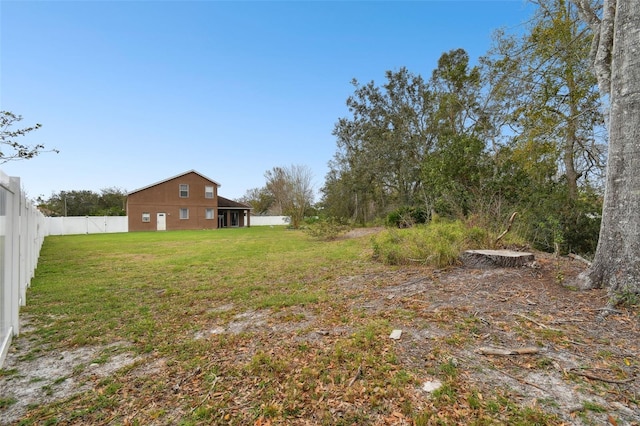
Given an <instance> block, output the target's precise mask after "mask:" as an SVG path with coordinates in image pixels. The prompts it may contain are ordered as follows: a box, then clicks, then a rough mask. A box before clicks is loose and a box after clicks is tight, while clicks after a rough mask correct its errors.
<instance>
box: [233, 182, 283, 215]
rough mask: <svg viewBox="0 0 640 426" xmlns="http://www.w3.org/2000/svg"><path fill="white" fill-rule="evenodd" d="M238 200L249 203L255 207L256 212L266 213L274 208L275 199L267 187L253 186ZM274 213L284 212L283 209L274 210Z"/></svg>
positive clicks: (254, 211)
mask: <svg viewBox="0 0 640 426" xmlns="http://www.w3.org/2000/svg"><path fill="white" fill-rule="evenodd" d="M236 201H238V202H241V203H244V204H248V205H250V206H251V207H252V208H253V213H255V214H265V213H268V212H269V211H271V210H272V208H273V206H274V203H275V199H274V198H273V195H272V194H271V193H269V191H268V190H267V188H265V187H262V188H252V189H248V190H247V192H245V194H244V195H243V196H242V197H240V198H239V199H237V200H236ZM273 213H274V214H278V215H280V214H282V212H281V211H273Z"/></svg>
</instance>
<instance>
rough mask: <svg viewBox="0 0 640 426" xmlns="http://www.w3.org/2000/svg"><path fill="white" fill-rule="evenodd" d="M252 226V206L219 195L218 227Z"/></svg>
mask: <svg viewBox="0 0 640 426" xmlns="http://www.w3.org/2000/svg"><path fill="white" fill-rule="evenodd" d="M249 226H251V207H249V206H248V205H246V204H243V203H239V202H237V201H233V200H229V199H228V198H224V197H220V196H218V228H243V227H249Z"/></svg>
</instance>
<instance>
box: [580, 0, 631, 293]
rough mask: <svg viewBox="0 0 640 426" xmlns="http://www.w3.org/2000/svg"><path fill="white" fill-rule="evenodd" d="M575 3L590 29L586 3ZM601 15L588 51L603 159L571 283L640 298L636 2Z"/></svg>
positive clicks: (612, 5)
mask: <svg viewBox="0 0 640 426" xmlns="http://www.w3.org/2000/svg"><path fill="white" fill-rule="evenodd" d="M575 1H576V4H577V5H578V6H579V7H580V8H581V9H582V11H583V17H585V18H588V19H591V20H592V26H593V16H594V14H589V13H588V12H589V10H588V7H589V4H588V3H590V2H589V1H588V0H575ZM603 11H604V12H603V18H602V20H601V21H600V22H599V25H598V26H599V30H600V31H599V33H598V34H599V35H600V36H599V37H598V39H599V40H598V41H599V43H600V44H601V45H599V46H594V47H595V48H594V49H593V51H594V52H598V55H597V56H596V61H595V66H596V68H597V69H596V73H597V75H598V84H599V86H600V90H601V92H603V95H604V94H606V93H607V92H608V93H609V95H610V105H611V106H610V112H609V161H608V164H607V181H606V189H605V198H604V207H603V213H602V226H601V228H600V239H599V241H598V248H597V249H596V255H595V259H594V261H593V264H592V266H591V268H590V269H589V270H587V271H585V272H584V273H583V274H581V275H580V277H579V278H578V282H577V283H576V284H577V285H578V286H579V287H580V288H583V289H588V288H602V287H607V288H609V289H610V290H611V295H612V296H613V300H614V301H615V300H619V297H620V296H623V295H625V294H627V293H635V294H640V1H637V0H605V2H604V9H603ZM611 32H612V35H613V37H610V34H611ZM607 40H610V42H609V43H610V45H609V46H607V45H602V43H604V42H607ZM607 51H608V52H610V56H609V57H610V58H611V59H610V62H607V61H604V60H602V58H604V57H606V56H607V54H606V52H607Z"/></svg>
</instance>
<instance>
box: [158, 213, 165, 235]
mask: <svg viewBox="0 0 640 426" xmlns="http://www.w3.org/2000/svg"><path fill="white" fill-rule="evenodd" d="M156 229H157V230H158V231H166V230H167V215H166V214H165V213H158V217H157V226H156Z"/></svg>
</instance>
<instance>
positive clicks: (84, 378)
mask: <svg viewBox="0 0 640 426" xmlns="http://www.w3.org/2000/svg"><path fill="white" fill-rule="evenodd" d="M371 232H374V231H372V230H366V231H352V233H351V234H349V235H348V237H359V236H363V235H365V234H368V233H371ZM584 268H585V265H584V264H582V263H580V262H578V261H575V260H572V259H569V258H556V257H553V256H552V255H548V254H542V253H536V263H535V264H534V265H533V266H528V267H522V268H504V269H467V268H463V267H457V268H452V269H449V270H428V269H425V268H423V267H419V266H415V267H414V266H410V267H403V268H398V269H395V270H389V271H387V272H385V273H382V274H380V273H376V274H372V275H367V276H352V277H342V278H341V279H340V280H339V281H338V282H336V283H335V289H336V291H339V292H342V293H343V294H344V295H347V296H348V297H345V300H350V302H349V303H350V304H351V307H350V309H352V310H355V311H359V312H363V313H364V314H365V315H368V316H382V317H384V316H385V314H386V313H387V312H390V311H394V312H397V311H398V310H403V311H405V312H406V318H405V320H404V321H402V323H398V324H394V328H395V327H397V328H398V329H401V330H402V336H401V338H400V339H399V340H397V342H396V348H397V351H398V354H399V358H400V359H401V362H402V363H403V364H404V365H406V366H407V367H410V368H416V369H419V368H420V367H421V366H424V363H425V360H428V359H429V357H431V356H433V353H434V351H435V350H436V348H438V347H439V346H440V345H441V344H443V342H446V345H447V348H448V350H449V351H450V353H451V363H452V364H454V365H456V366H457V367H458V368H459V370H460V371H462V372H463V373H462V374H463V375H464V379H465V380H466V381H468V382H470V383H473V384H474V386H477V388H479V389H482V391H483V393H484V394H485V395H491V394H492V392H496V391H497V390H499V389H508V390H509V395H510V398H513V399H514V402H515V403H517V404H519V405H520V406H528V407H542V408H543V409H545V410H546V411H548V412H550V413H554V414H556V415H558V416H559V417H560V418H561V419H562V421H563V422H564V423H565V424H567V425H605V424H609V425H640V407H639V405H638V404H639V403H640V377H639V376H640V361H639V360H640V348H639V344H640V314H639V312H638V311H637V307H636V308H635V310H634V309H632V308H627V307H618V308H616V310H613V311H610V312H608V313H609V315H608V316H606V318H605V319H603V320H602V319H598V317H599V315H600V314H602V312H603V311H602V309H603V307H604V306H605V305H606V302H607V295H606V293H605V292H604V291H601V290H595V291H589V292H578V291H574V290H572V289H570V288H567V287H565V286H563V285H562V283H563V282H566V281H567V280H568V279H570V278H571V277H573V276H575V275H576V274H578V273H579V272H580V271H582V270H583V269H584ZM226 308H229V309H230V308H231V307H226ZM220 309H225V307H224V306H223V307H220ZM301 309H303V310H304V308H301ZM270 315H271V316H273V315H275V314H273V315H272V313H270V312H269V311H261V312H253V311H252V312H246V313H244V314H241V315H238V316H237V318H235V319H234V320H233V321H231V322H230V323H228V324H227V325H226V326H225V327H218V328H213V329H212V330H211V331H210V333H211V334H218V333H240V332H242V331H246V330H251V331H255V332H260V331H264V332H268V333H271V334H273V333H276V332H278V330H280V332H283V333H285V332H287V333H288V332H290V330H287V329H283V328H282V327H274V326H273V318H269V316H270ZM303 316H304V318H305V320H304V321H303V322H301V323H300V324H298V325H297V326H299V327H300V328H304V329H305V330H308V329H313V328H314V323H316V331H315V332H313V333H309V334H308V336H307V337H308V339H309V340H311V339H316V340H321V339H322V338H323V336H324V335H327V334H334V335H338V334H342V333H343V332H344V330H340V329H338V328H339V327H336V328H335V329H330V330H328V329H326V328H324V327H325V325H324V324H323V323H322V322H321V318H318V315H316V314H314V313H312V312H306V313H305V315H303ZM447 318H451V321H446V319H447ZM434 319H438V321H435V320H434ZM443 319H444V320H443ZM22 321H23V327H24V328H23V335H22V336H21V337H20V338H18V339H16V341H15V342H14V345H13V346H12V348H11V350H10V352H9V354H8V357H7V359H6V362H5V365H4V369H3V370H2V371H4V372H5V373H3V374H0V402H1V404H0V424H14V423H17V422H19V420H20V419H21V418H22V416H24V415H25V413H26V411H27V410H28V408H29V407H33V406H37V405H39V404H44V403H52V402H55V401H58V400H63V399H65V398H68V397H70V396H72V395H74V394H78V393H80V392H83V391H85V390H87V389H90V388H91V387H93V386H95V384H96V383H97V382H98V381H99V380H100V379H101V378H103V377H106V376H108V375H109V374H112V373H113V372H114V371H117V370H118V369H121V368H124V367H128V368H131V366H132V365H134V366H135V368H133V369H132V370H131V372H130V373H129V374H132V375H134V376H135V375H146V374H161V372H162V370H163V368H164V365H163V360H162V359H155V360H145V359H142V358H134V357H133V356H132V355H131V353H130V352H128V351H127V344H126V342H119V343H114V344H113V345H111V346H109V347H101V348H77V349H75V350H73V351H67V352H63V353H52V352H50V351H47V348H39V347H38V346H37V345H38V343H37V338H36V337H35V335H32V333H31V331H33V330H30V328H29V327H30V324H29V319H28V318H26V317H23V318H22ZM286 326H287V327H291V326H292V325H291V324H287V325H286ZM294 326H295V325H294ZM30 336H33V338H32V337H30ZM200 338H206V335H196V336H194V339H200ZM380 338H388V336H381V337H380ZM523 348H526V351H524V352H527V353H518V351H519V350H522V349H523ZM492 351H494V352H495V354H491V353H488V352H492ZM500 351H506V352H507V353H509V352H510V354H508V355H507V354H500V353H499V352H500ZM426 378H427V377H426V376H425V379H426ZM420 392H422V390H421V389H416V393H417V394H419V393H420ZM419 397H424V398H426V397H427V396H423V395H420V396H419ZM403 421H404V420H403ZM167 424H169V423H167ZM398 424H410V423H406V422H405V423H402V422H401V421H399V422H398Z"/></svg>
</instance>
